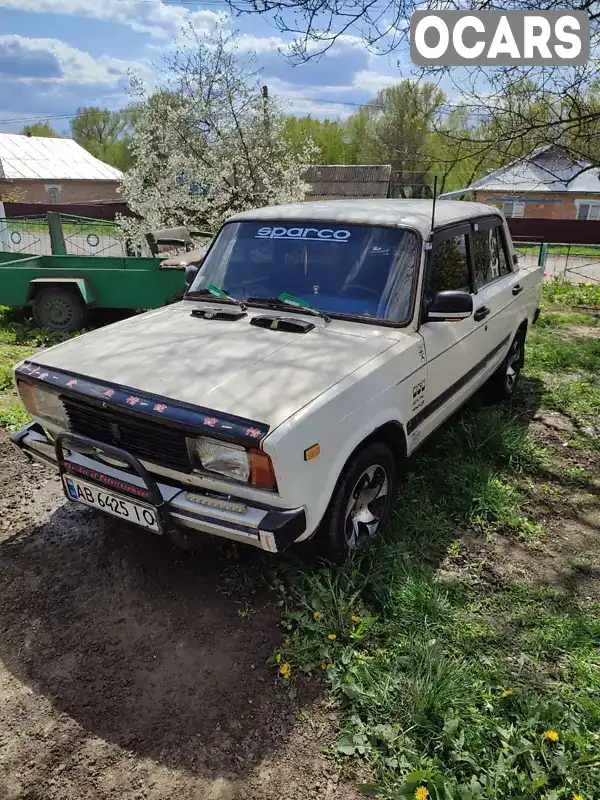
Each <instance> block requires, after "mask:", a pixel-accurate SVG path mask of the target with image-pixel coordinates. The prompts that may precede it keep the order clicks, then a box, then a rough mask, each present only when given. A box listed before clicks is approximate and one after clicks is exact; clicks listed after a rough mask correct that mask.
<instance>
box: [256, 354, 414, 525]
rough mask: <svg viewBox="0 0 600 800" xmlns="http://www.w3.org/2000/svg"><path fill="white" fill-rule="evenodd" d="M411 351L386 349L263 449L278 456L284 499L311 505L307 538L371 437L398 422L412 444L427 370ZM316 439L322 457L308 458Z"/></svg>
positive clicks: (292, 420)
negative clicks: (418, 390) (417, 394)
mask: <svg viewBox="0 0 600 800" xmlns="http://www.w3.org/2000/svg"><path fill="white" fill-rule="evenodd" d="M392 350H395V348H393V349H392ZM411 351H412V348H409V349H408V350H407V348H406V347H402V348H398V352H397V354H396V353H394V352H390V351H388V352H387V353H386V354H383V357H380V358H378V359H377V360H376V362H377V363H374V362H371V363H370V364H369V365H365V367H364V371H363V370H361V371H362V372H363V374H362V375H358V374H354V375H353V376H349V377H348V379H346V380H345V381H344V382H343V383H342V384H338V385H337V386H336V387H332V389H331V390H330V391H329V392H326V393H324V395H321V396H320V397H319V398H317V399H315V401H313V402H312V403H311V404H309V405H308V406H306V407H305V408H304V409H301V410H300V411H299V412H297V413H296V414H295V415H293V416H292V417H290V418H289V419H288V420H286V421H285V422H284V423H283V424H282V425H281V426H279V427H278V428H277V429H275V430H274V431H273V432H272V433H270V434H269V435H268V436H267V438H266V439H265V440H264V442H263V449H264V450H265V451H266V452H267V453H268V454H269V455H270V456H271V459H272V461H273V465H274V469H275V475H276V476H277V482H278V486H279V491H280V495H281V498H282V502H283V504H284V505H286V506H289V507H290V508H292V507H298V506H303V507H304V508H305V509H306V521H307V527H306V532H305V534H304V535H303V537H302V538H303V539H304V538H307V537H308V536H310V535H311V534H312V533H313V532H314V531H315V530H316V528H317V527H318V525H319V523H320V522H321V520H322V518H323V516H324V514H325V512H326V510H327V507H328V505H329V502H330V500H331V496H332V494H333V492H334V490H335V487H336V484H337V481H338V478H339V476H340V474H341V473H342V471H343V469H344V466H345V465H346V463H347V461H348V459H349V458H350V457H351V456H352V454H353V453H354V452H355V450H356V449H357V448H358V447H360V445H361V444H362V443H363V442H364V441H365V440H366V439H368V438H369V437H371V436H372V435H373V433H375V432H376V431H378V430H380V429H381V428H382V427H383V426H384V425H387V424H388V423H394V424H395V425H397V426H400V429H401V431H402V435H403V436H404V444H405V445H406V443H407V437H406V425H407V422H408V417H409V416H410V414H411V413H412V409H413V404H414V398H413V390H414V388H415V386H416V385H418V384H419V383H423V382H424V380H425V379H426V374H427V368H426V365H425V363H424V362H423V361H422V359H421V357H420V355H419V351H418V349H417V348H416V347H415V351H414V357H413V353H412V352H411ZM403 373H404V376H405V377H403V378H401V379H400V380H397V381H395V382H393V383H390V376H397V375H402V374H403ZM316 444H318V445H319V448H320V453H319V455H318V456H317V458H313V459H310V460H308V461H307V460H305V457H304V453H305V452H306V450H308V449H309V448H311V447H312V446H313V445H316ZM390 444H392V445H397V442H390ZM290 504H294V505H290Z"/></svg>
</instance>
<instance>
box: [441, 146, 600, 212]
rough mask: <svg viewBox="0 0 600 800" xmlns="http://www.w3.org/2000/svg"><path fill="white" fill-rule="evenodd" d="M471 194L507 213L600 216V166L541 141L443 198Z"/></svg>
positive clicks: (480, 201)
mask: <svg viewBox="0 0 600 800" xmlns="http://www.w3.org/2000/svg"><path fill="white" fill-rule="evenodd" d="M467 194H468V195H471V196H472V197H473V199H474V200H476V201H477V202H479V203H488V204H491V205H494V206H498V207H500V208H502V210H503V211H504V214H505V216H506V217H508V218H511V217H512V218H519V219H520V218H526V219H540V220H542V219H570V220H594V221H600V168H599V167H595V166H593V165H592V164H591V163H590V162H589V161H585V160H584V159H581V158H579V157H577V156H575V155H574V154H573V153H571V152H570V151H569V150H567V149H562V148H558V147H553V146H546V147H540V148H539V149H537V150H534V151H533V152H532V153H531V154H530V155H529V156H527V158H521V159H518V160H517V161H512V162H511V163H510V164H507V165H506V166H505V167H502V168H501V169H498V170H496V171H494V172H490V174H489V175H486V176H485V177H484V178H481V180H478V181H475V182H474V183H472V184H471V185H470V186H467V187H466V188H465V189H459V190H457V191H454V192H445V193H444V194H442V195H440V197H444V198H458V197H463V196H464V195H467Z"/></svg>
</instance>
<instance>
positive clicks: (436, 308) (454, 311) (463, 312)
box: [426, 290, 473, 322]
mask: <svg viewBox="0 0 600 800" xmlns="http://www.w3.org/2000/svg"><path fill="white" fill-rule="evenodd" d="M472 313H473V297H472V295H470V294H469V292H463V291H459V290H457V291H448V292H438V293H437V294H436V295H435V297H434V298H433V302H432V303H431V305H430V306H429V308H428V309H427V317H426V321H427V322H454V321H455V320H458V319H467V317H470V316H471V314H472Z"/></svg>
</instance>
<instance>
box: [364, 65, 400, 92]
mask: <svg viewBox="0 0 600 800" xmlns="http://www.w3.org/2000/svg"><path fill="white" fill-rule="evenodd" d="M400 80H401V76H400V75H385V74H382V73H380V72H375V71H374V70H370V69H361V70H360V71H359V72H356V73H355V74H354V77H353V79H352V82H353V86H352V88H353V89H362V90H363V91H365V92H370V93H371V94H374V95H375V94H377V92H379V91H381V89H385V88H386V87H387V86H394V85H395V84H397V83H399V82H400Z"/></svg>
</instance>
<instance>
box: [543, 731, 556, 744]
mask: <svg viewBox="0 0 600 800" xmlns="http://www.w3.org/2000/svg"><path fill="white" fill-rule="evenodd" d="M544 739H547V740H548V741H549V742H558V733H557V732H556V731H545V733H544Z"/></svg>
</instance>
